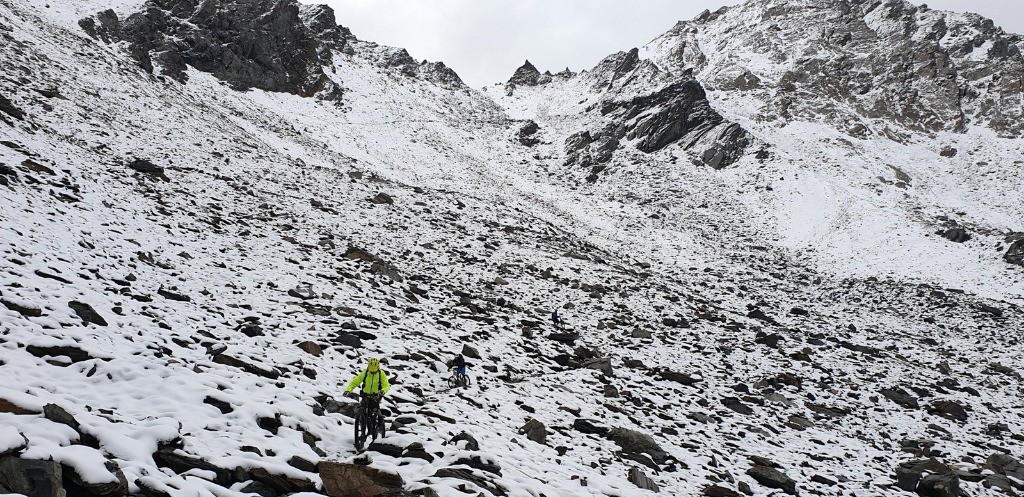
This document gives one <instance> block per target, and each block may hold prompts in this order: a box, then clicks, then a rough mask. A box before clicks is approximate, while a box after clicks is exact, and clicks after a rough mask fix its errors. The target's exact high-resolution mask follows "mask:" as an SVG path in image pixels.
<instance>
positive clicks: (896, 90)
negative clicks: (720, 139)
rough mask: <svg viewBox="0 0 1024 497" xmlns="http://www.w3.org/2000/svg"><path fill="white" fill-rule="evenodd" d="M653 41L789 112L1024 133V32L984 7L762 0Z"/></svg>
mask: <svg viewBox="0 0 1024 497" xmlns="http://www.w3.org/2000/svg"><path fill="white" fill-rule="evenodd" d="M749 26H758V29H749ZM648 48H649V49H651V51H652V53H653V54H654V59H655V61H656V62H657V63H658V65H659V66H661V67H663V68H665V69H666V70H670V71H673V70H682V69H684V68H694V69H695V70H696V75H697V77H698V79H699V80H700V81H701V82H702V83H703V84H704V85H705V86H706V87H708V88H709V89H710V90H712V91H727V92H731V91H738V92H749V93H750V94H749V97H751V98H756V99H758V100H760V101H761V102H762V103H763V108H762V112H761V114H762V115H765V116H773V117H772V118H774V119H778V120H781V121H794V120H805V121H825V122H829V123H832V124H835V125H836V126H837V127H839V128H840V129H843V130H844V131H846V132H847V133H849V134H850V135H853V136H857V137H864V136H869V135H875V134H880V135H883V136H887V137H890V138H897V139H898V138H899V137H901V136H903V135H905V134H906V133H907V132H926V133H935V132H939V131H953V132H963V131H965V130H967V129H968V128H969V127H971V126H984V127H988V128H991V129H993V130H994V131H996V132H998V133H1000V134H1001V135H1004V136H1017V135H1019V134H1020V133H1021V132H1024V114H1022V108H1021V105H1020V94H1021V91H1022V87H1021V83H1020V82H1021V81H1022V80H1024V59H1022V58H1021V55H1020V54H1021V48H1022V42H1021V38H1020V37H1019V36H1017V35H1012V34H1007V33H1005V32H1004V31H1003V30H1002V29H999V28H998V27H996V26H995V25H994V23H993V22H992V21H991V20H989V19H985V18H983V17H981V16H978V15H973V14H954V13H949V12H941V11H935V10H931V9H928V8H927V7H925V6H917V5H913V4H911V3H909V2H907V1H903V0H899V1H882V0H864V1H840V2H834V1H822V0H801V1H798V2H760V1H751V2H747V3H745V4H743V5H740V6H736V7H732V8H729V9H722V10H719V11H717V12H715V13H711V12H705V13H702V14H701V15H699V16H697V17H696V18H694V19H693V20H691V21H688V22H683V23H679V24H677V25H676V26H675V27H673V29H672V30H670V31H669V32H668V33H666V34H665V35H663V36H661V37H659V38H658V39H656V40H655V41H654V42H652V43H651V44H650V45H649V46H648ZM775 116H777V117H775Z"/></svg>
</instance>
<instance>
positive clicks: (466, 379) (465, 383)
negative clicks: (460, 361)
mask: <svg viewBox="0 0 1024 497" xmlns="http://www.w3.org/2000/svg"><path fill="white" fill-rule="evenodd" d="M472 383H473V380H472V379H470V377H469V375H468V374H464V375H462V386H464V387H468V386H469V385H471V384H472Z"/></svg>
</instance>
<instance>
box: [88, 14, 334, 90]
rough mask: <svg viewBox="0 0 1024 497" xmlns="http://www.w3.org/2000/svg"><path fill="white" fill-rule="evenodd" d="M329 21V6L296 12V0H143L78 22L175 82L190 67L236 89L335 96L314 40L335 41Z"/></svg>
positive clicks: (324, 54)
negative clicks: (122, 14)
mask: <svg viewBox="0 0 1024 497" xmlns="http://www.w3.org/2000/svg"><path fill="white" fill-rule="evenodd" d="M97 21H98V23H97ZM307 23H308V25H307ZM332 24H334V13H333V11H331V10H330V9H329V8H327V7H318V8H307V9H305V11H304V13H303V15H300V7H299V4H298V1H297V0H283V1H279V0H225V1H222V2H201V1H199V0H148V1H147V2H146V4H145V8H144V9H143V10H142V11H140V12H137V13H135V14H132V15H130V16H129V17H128V18H127V19H124V20H123V21H122V20H119V19H118V17H117V15H116V14H115V13H114V12H113V11H111V10H107V11H104V12H102V13H100V14H97V15H96V16H95V20H94V19H93V18H86V19H83V20H82V21H81V22H80V23H79V25H80V26H81V27H82V29H83V30H85V32H86V33H88V34H89V35H91V36H93V37H97V38H101V39H103V40H109V41H125V42H127V43H128V44H129V46H130V51H131V54H132V56H133V57H134V58H135V59H136V60H137V61H138V62H139V64H140V65H141V66H142V67H143V68H144V69H146V70H147V71H150V72H157V73H159V74H161V75H163V76H167V77H169V78H172V79H175V80H177V81H180V82H184V81H185V80H186V79H187V76H186V72H185V69H186V66H192V67H195V68H196V69H198V70H200V71H203V72H208V73H211V74H213V75H215V76H216V77H217V78H219V79H221V80H223V81H226V82H227V83H228V84H230V85H231V86H232V87H233V88H235V89H240V90H244V89H249V88H258V89H262V90H267V91H275V92H286V93H293V94H296V95H300V96H320V97H323V98H333V99H337V98H340V96H341V88H340V87H339V86H338V85H337V84H336V83H335V82H333V81H332V80H330V78H328V77H327V76H326V75H325V74H324V72H323V65H325V64H327V63H329V62H330V51H329V50H321V47H320V40H319V39H318V37H324V38H325V39H335V40H338V39H340V36H341V35H342V33H343V32H344V31H343V30H341V29H339V28H337V26H336V24H334V25H333V26H332Z"/></svg>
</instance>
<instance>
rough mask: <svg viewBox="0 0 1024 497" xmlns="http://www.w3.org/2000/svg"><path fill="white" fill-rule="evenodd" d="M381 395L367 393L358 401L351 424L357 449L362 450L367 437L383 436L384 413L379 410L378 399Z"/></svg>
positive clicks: (373, 438)
mask: <svg viewBox="0 0 1024 497" xmlns="http://www.w3.org/2000/svg"><path fill="white" fill-rule="evenodd" d="M383 397H384V396H383V395H381V394H369V395H366V396H363V398H362V400H360V402H359V410H358V411H357V412H356V419H355V423H354V424H353V429H354V430H355V442H356V449H357V450H363V446H365V445H366V439H367V438H370V439H372V440H376V439H377V437H381V438H383V437H384V433H385V428H384V415H383V414H382V413H381V411H380V400H381V399H382V398H383Z"/></svg>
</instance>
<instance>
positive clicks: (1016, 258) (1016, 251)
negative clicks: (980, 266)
mask: <svg viewBox="0 0 1024 497" xmlns="http://www.w3.org/2000/svg"><path fill="white" fill-rule="evenodd" d="M1003 260H1005V261H1006V262H1009V263H1010V264H1016V265H1018V266H1024V237H1022V238H1021V239H1019V240H1017V241H1015V242H1013V243H1011V244H1010V248H1008V249H1006V254H1004V255H1003Z"/></svg>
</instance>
